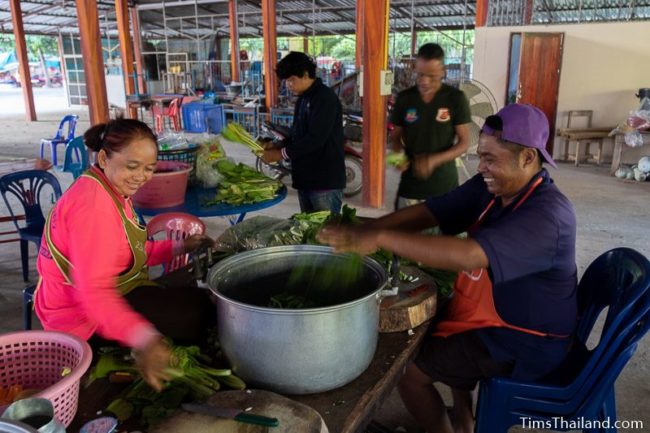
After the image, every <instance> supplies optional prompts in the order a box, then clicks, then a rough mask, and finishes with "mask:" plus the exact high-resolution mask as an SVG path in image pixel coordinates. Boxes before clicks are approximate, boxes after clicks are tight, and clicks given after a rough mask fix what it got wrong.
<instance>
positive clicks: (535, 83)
mask: <svg viewBox="0 0 650 433" xmlns="http://www.w3.org/2000/svg"><path fill="white" fill-rule="evenodd" d="M563 41H564V33H522V34H521V49H520V53H519V68H518V69H519V71H518V72H519V73H518V85H517V97H516V101H517V102H520V103H523V104H531V105H535V106H536V107H539V108H540V109H541V110H542V111H543V112H544V113H545V114H546V117H547V118H548V123H549V129H550V131H551V133H550V134H549V140H548V143H547V144H546V148H547V150H548V151H549V153H550V154H551V155H552V154H553V138H554V136H555V134H554V133H553V131H555V116H556V114H557V99H558V91H559V88H560V69H561V66H562V44H563ZM513 60H514V59H511V61H513Z"/></svg>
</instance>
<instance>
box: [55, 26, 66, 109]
mask: <svg viewBox="0 0 650 433" xmlns="http://www.w3.org/2000/svg"><path fill="white" fill-rule="evenodd" d="M56 48H57V51H58V52H59V62H61V79H62V80H64V81H66V82H67V81H68V71H67V66H66V64H65V53H64V50H63V36H62V35H61V32H59V34H58V36H57V37H56ZM67 93H68V92H67V91H66V96H67Z"/></svg>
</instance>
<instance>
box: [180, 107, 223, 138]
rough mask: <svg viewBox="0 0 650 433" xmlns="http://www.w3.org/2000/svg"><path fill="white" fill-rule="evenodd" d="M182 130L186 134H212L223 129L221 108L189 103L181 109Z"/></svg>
mask: <svg viewBox="0 0 650 433" xmlns="http://www.w3.org/2000/svg"><path fill="white" fill-rule="evenodd" d="M181 111H182V115H183V129H184V130H185V131H187V132H208V131H209V132H212V133H213V134H218V133H219V132H221V128H223V107H222V106H221V105H216V104H210V103H205V102H190V103H188V104H185V105H183V106H182V107H181Z"/></svg>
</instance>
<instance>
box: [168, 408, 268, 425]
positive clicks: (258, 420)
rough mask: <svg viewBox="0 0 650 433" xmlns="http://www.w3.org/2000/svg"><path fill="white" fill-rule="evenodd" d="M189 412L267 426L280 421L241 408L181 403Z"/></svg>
mask: <svg viewBox="0 0 650 433" xmlns="http://www.w3.org/2000/svg"><path fill="white" fill-rule="evenodd" d="M181 407H182V408H183V409H185V410H186V411H188V412H194V413H200V414H201V415H209V416H216V417H220V418H230V419H234V420H235V421H239V422H245V423H248V424H255V425H262V426H265V427H277V426H279V425H280V421H278V419H277V418H269V417H266V416H262V415H255V414H252V413H248V412H244V411H243V410H241V409H234V408H227V407H216V406H210V405H208V404H198V403H185V404H183V405H181Z"/></svg>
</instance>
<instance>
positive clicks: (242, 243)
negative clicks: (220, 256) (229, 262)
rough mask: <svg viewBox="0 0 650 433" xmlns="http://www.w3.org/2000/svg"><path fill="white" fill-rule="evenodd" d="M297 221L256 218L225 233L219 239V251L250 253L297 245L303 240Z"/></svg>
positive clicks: (243, 222)
mask: <svg viewBox="0 0 650 433" xmlns="http://www.w3.org/2000/svg"><path fill="white" fill-rule="evenodd" d="M294 225H295V221H292V220H288V219H281V218H274V217H269V216H264V215H260V216H255V217H253V218H248V219H246V220H245V221H242V222H240V223H239V224H236V225H234V226H232V227H230V228H228V229H227V230H226V231H224V232H223V234H222V235H221V236H219V239H217V245H218V249H220V250H224V251H231V252H235V253H237V252H241V251H249V250H254V249H257V248H264V247H274V246H279V245H297V244H300V243H301V241H302V238H303V234H302V233H301V232H297V231H295V230H293V231H292V229H293V228H294Z"/></svg>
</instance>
